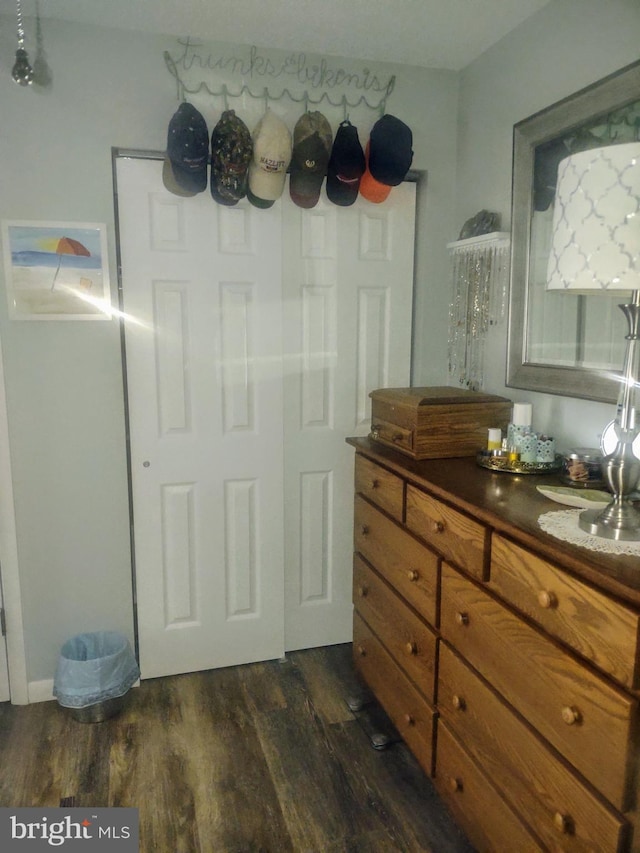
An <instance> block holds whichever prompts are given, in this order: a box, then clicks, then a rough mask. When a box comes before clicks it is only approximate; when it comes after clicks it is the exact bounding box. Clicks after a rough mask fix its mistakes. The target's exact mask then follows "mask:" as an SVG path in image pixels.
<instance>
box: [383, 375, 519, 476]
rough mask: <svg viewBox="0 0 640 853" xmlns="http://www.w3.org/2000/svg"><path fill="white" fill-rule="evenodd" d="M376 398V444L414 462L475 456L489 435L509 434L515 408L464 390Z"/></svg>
mask: <svg viewBox="0 0 640 853" xmlns="http://www.w3.org/2000/svg"><path fill="white" fill-rule="evenodd" d="M369 396H370V397H371V401H372V402H371V438H373V439H374V440H375V441H379V442H381V443H382V444H386V445H389V446H390V447H395V448H396V449H397V450H400V451H401V452H402V453H406V454H407V455H408V456H412V457H413V458H414V459H436V458H447V457H454V456H475V454H476V453H477V452H478V450H482V449H484V448H486V446H487V430H488V429H489V428H490V427H499V428H500V429H502V430H506V428H507V425H508V423H509V421H510V419H511V409H512V403H511V401H510V400H507V399H506V398H505V397H497V396H495V395H493V394H483V393H482V392H480V391H466V390H465V389H463V388H449V387H447V386H434V387H429V388H379V389H378V390H376V391H372V392H371V393H370V394H369Z"/></svg>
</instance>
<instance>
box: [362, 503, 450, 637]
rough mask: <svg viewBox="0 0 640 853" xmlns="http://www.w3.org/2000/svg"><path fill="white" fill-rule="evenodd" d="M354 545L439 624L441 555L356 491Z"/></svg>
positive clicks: (421, 613)
mask: <svg viewBox="0 0 640 853" xmlns="http://www.w3.org/2000/svg"><path fill="white" fill-rule="evenodd" d="M354 545H355V550H356V551H359V552H360V553H361V554H362V555H363V556H364V557H365V558H366V559H367V560H368V561H369V562H370V563H371V564H372V565H373V566H374V567H375V569H376V571H377V572H378V573H379V574H381V575H382V576H383V577H384V578H385V580H387V581H388V582H389V583H390V584H391V585H392V586H393V587H394V588H395V589H396V590H397V591H398V592H399V593H400V595H402V596H403V597H404V598H406V599H407V601H408V602H409V603H410V604H411V605H413V607H415V609H416V610H417V611H418V613H419V614H420V615H421V616H422V617H423V618H424V619H426V620H427V622H429V623H430V624H431V625H434V626H435V624H436V608H437V599H438V567H439V559H438V557H436V555H435V554H434V553H433V551H429V549H428V548H426V547H425V546H424V545H421V544H420V542H418V541H417V540H416V539H414V538H413V536H411V534H410V533H407V531H406V530H404V529H403V528H402V527H398V525H397V524H394V522H393V521H391V520H390V519H389V518H387V516H386V515H383V514H382V513H381V512H379V511H378V510H377V509H376V508H375V507H372V506H371V504H369V503H367V501H365V500H364V499H363V498H361V497H360V496H358V495H356V499H355V523H354Z"/></svg>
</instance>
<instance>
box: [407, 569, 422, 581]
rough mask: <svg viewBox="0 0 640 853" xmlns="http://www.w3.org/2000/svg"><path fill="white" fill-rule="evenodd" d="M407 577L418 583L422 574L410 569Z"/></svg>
mask: <svg viewBox="0 0 640 853" xmlns="http://www.w3.org/2000/svg"><path fill="white" fill-rule="evenodd" d="M407 577H408V578H409V580H410V581H417V580H419V579H420V572H419V571H418V570H417V569H409V571H408V572H407Z"/></svg>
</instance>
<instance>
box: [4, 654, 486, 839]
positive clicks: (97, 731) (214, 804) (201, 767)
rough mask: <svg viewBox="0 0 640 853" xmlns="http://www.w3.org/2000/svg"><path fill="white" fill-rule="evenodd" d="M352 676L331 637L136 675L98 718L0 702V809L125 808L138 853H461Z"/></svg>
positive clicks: (452, 829) (422, 780) (411, 764)
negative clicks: (252, 657) (250, 658)
mask: <svg viewBox="0 0 640 853" xmlns="http://www.w3.org/2000/svg"><path fill="white" fill-rule="evenodd" d="M356 684H357V682H356V680H355V677H354V674H353V669H352V667H351V647H350V645H343V646H332V647H328V648H322V649H310V650H307V651H303V652H294V653H291V654H289V655H288V656H287V660H286V662H279V661H270V662H266V663H257V664H249V665H246V666H240V667H231V668H228V669H220V670H211V671H207V672H200V673H193V674H189V675H180V676H173V677H168V678H158V679H152V680H148V681H143V682H142V684H141V686H140V687H139V688H135V689H133V690H131V691H130V692H129V694H128V697H127V707H126V708H125V710H124V711H123V712H122V713H121V714H119V715H118V716H116V717H113V718H111V719H110V720H106V721H104V722H102V723H95V724H89V723H80V722H77V721H76V720H74V719H73V718H72V717H71V716H70V715H69V714H68V713H67V712H66V711H64V710H63V709H62V708H60V707H59V706H58V704H57V703H55V702H44V703H39V704H35V705H29V706H22V707H19V706H12V705H10V704H8V703H5V704H2V705H0V806H59V805H75V806H95V807H101V806H134V807H137V808H138V809H139V815H140V850H141V851H142V853H257V851H264V853H281V851H282V853H284V851H296V853H297V851H304V853H307V851H308V853H338V851H344V853H347V851H348V853H361V851H362V853H364V851H367V852H368V851H372V853H386V851H432V853H469V851H471V848H470V846H469V845H468V844H467V842H466V841H465V839H464V838H463V836H462V835H461V833H460V832H459V830H458V829H457V828H456V826H455V825H454V824H453V823H452V821H451V819H450V818H449V816H448V814H447V813H446V811H445V809H444V807H443V806H442V804H441V803H440V801H439V800H438V797H437V795H436V793H435V791H434V788H433V786H432V784H431V782H430V780H429V779H428V778H427V777H426V776H425V774H424V773H423V772H422V770H421V769H420V768H419V766H418V765H417V763H416V762H415V760H414V759H413V757H412V756H411V755H410V753H409V752H408V750H407V749H406V748H405V746H404V745H403V744H401V743H395V744H393V745H392V746H390V747H388V748H387V749H386V750H384V751H378V750H375V749H373V748H372V747H371V745H370V741H369V739H368V737H367V727H370V726H371V719H370V717H368V716H367V713H366V712H365V713H358V714H354V713H352V712H351V711H350V710H349V708H348V706H347V704H346V702H345V698H346V697H347V696H348V695H349V694H350V693H352V692H353V689H354V687H355V686H356ZM374 711H375V706H374ZM378 713H379V711H378Z"/></svg>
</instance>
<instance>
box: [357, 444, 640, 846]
mask: <svg viewBox="0 0 640 853" xmlns="http://www.w3.org/2000/svg"><path fill="white" fill-rule="evenodd" d="M348 441H349V443H350V444H351V445H353V446H354V447H355V449H356V459H355V493H356V494H355V528H354V548H355V554H354V581H353V589H354V606H355V612H354V659H355V662H356V667H357V669H358V671H359V673H360V674H361V676H362V677H363V679H364V680H365V681H366V683H367V684H368V686H369V687H370V688H371V690H372V691H373V692H374V694H375V695H376V697H377V699H378V700H379V702H380V704H381V705H382V706H383V707H384V709H385V710H386V711H387V713H388V714H389V716H390V718H391V719H392V721H393V722H394V724H395V726H396V727H397V729H398V731H399V732H400V734H401V735H402V737H403V738H404V740H405V741H406V743H407V745H408V746H409V748H410V749H411V750H412V752H413V753H414V754H415V756H416V757H417V759H418V761H419V762H420V764H421V765H422V767H423V768H424V770H425V772H426V773H428V774H430V775H432V776H433V779H434V783H435V785H436V787H437V789H438V791H439V792H440V794H441V796H442V797H443V799H444V800H446V802H447V804H448V806H449V808H450V810H451V811H452V813H453V814H454V815H455V817H456V819H457V820H458V822H459V823H460V825H461V826H462V827H463V828H464V829H465V831H466V833H467V834H468V836H469V838H470V840H471V841H472V843H473V844H474V845H475V846H476V847H477V849H478V850H480V851H496V853H506V851H509V853H522V851H529V850H553V851H556V850H567V851H578V850H580V851H583V850H590V851H597V853H615V851H629V850H633V851H640V822H639V821H638V817H637V811H638V760H637V755H638V749H639V746H640V745H639V744H638V697H639V696H640V659H639V646H640V631H639V628H640V558H636V557H627V556H625V557H617V556H611V555H604V554H599V553H597V552H593V551H588V550H586V549H584V548H578V547H576V546H572V545H569V544H568V543H565V542H561V541H560V540H558V539H555V538H554V537H552V536H549V535H548V534H545V533H544V532H543V531H542V530H541V529H540V527H539V525H538V523H537V519H538V516H539V515H540V514H542V513H544V512H549V511H552V510H561V509H563V508H562V507H561V506H559V505H558V504H555V503H553V502H551V501H550V500H548V499H546V498H544V497H543V496H542V495H541V494H540V493H539V492H538V491H537V490H536V488H535V486H536V484H540V483H557V482H558V481H557V479H556V478H554V477H552V476H547V477H539V476H533V477H531V476H529V477H527V476H513V475H511V474H505V473H498V472H492V471H488V470H486V469H483V468H479V467H478V466H477V465H476V464H475V460H474V459H469V458H464V459H434V460H428V461H422V462H418V461H414V460H412V459H410V458H408V457H407V456H404V455H402V454H400V453H398V452H397V451H394V450H392V449H387V448H385V447H384V446H382V445H380V444H376V443H375V442H372V441H371V440H369V439H360V438H357V439H349V440H348Z"/></svg>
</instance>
